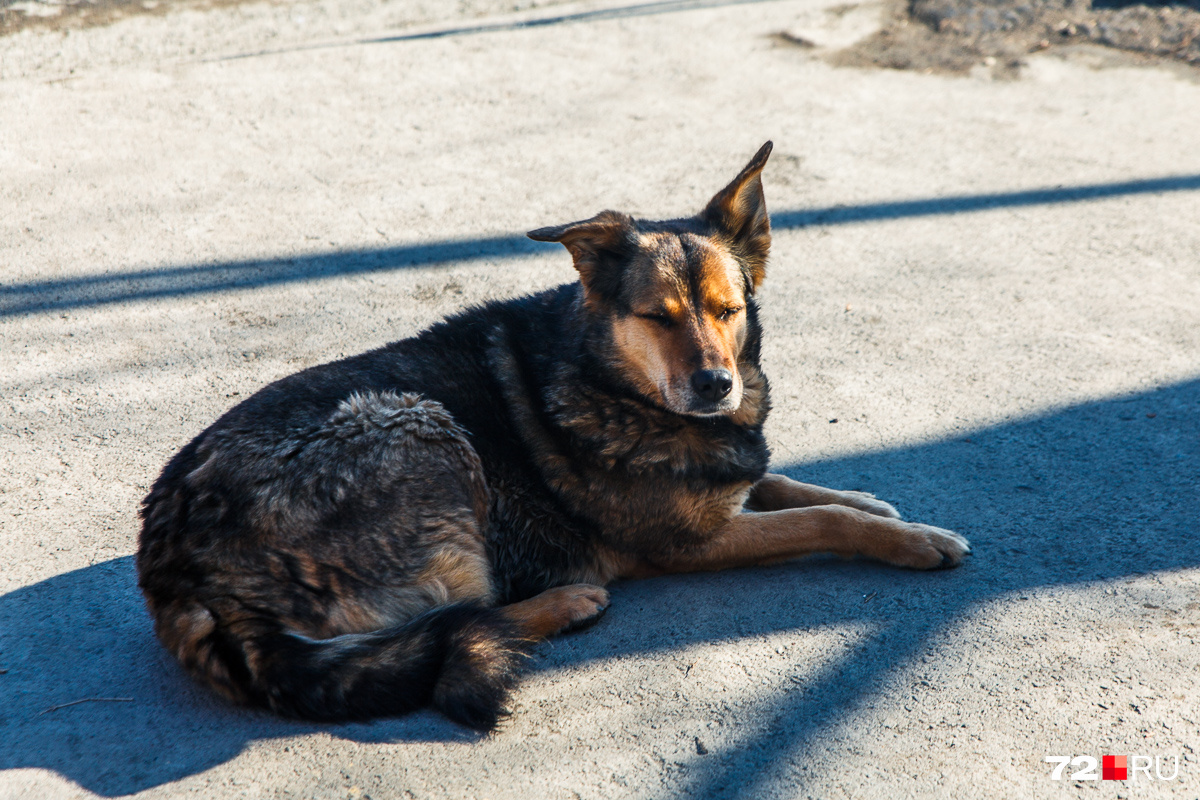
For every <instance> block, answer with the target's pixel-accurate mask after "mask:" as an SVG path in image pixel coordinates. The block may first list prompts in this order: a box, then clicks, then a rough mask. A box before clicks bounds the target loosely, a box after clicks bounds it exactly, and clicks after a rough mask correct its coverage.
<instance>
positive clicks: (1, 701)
mask: <svg viewBox="0 0 1200 800" xmlns="http://www.w3.org/2000/svg"><path fill="white" fill-rule="evenodd" d="M611 7H613V4H612V3H609V4H607V5H605V4H573V5H561V6H555V7H553V8H543V9H540V10H535V11H533V12H529V11H521V12H518V13H517V14H515V15H514V14H512V13H510V9H511V6H505V5H503V4H501V3H499V2H496V3H491V4H489V3H487V2H477V3H472V4H465V3H464V4H459V6H457V7H447V6H445V4H437V3H432V2H430V3H427V4H425V5H424V6H422V5H421V4H420V3H404V4H399V3H397V4H387V3H376V2H373V1H372V0H313V1H311V2H310V1H307V0H306V1H304V2H296V3H291V4H287V5H243V6H237V7H232V8H222V9H214V10H209V11H204V12H200V11H180V12H177V13H171V14H165V15H161V16H145V17H138V18H133V19H127V20H124V21H122V22H119V23H117V24H115V25H112V26H109V27H100V28H92V29H88V30H83V31H72V32H70V33H67V34H64V33H60V32H36V31H25V32H22V33H19V34H16V35H13V36H10V37H6V38H3V39H0V126H2V128H3V136H2V137H0V174H3V176H4V177H3V181H2V182H0V387H2V394H0V455H2V456H3V457H2V458H0V564H2V565H3V567H2V568H0V770H2V771H0V797H4V798H14V799H15V798H31V799H32V798H47V797H50V798H67V797H90V796H93V795H101V796H116V795H125V794H133V793H139V794H141V795H142V796H146V797H192V796H195V797H305V798H358V797H371V798H376V799H377V800H379V799H380V798H408V797H416V798H434V797H454V798H460V797H461V798H522V800H529V799H530V798H611V797H655V798H668V797H697V798H708V797H744V798H775V797H778V798H800V797H812V798H887V799H888V800H893V799H894V798H900V797H935V796H936V797H953V798H982V797H987V798H1014V797H1022V798H1035V797H1038V798H1040V797H1049V798H1055V797H1076V796H1078V797H1097V798H1114V797H1131V798H1133V797H1137V798H1142V797H1163V798H1167V797H1170V798H1195V797H1197V796H1200V754H1198V753H1197V750H1198V749H1200V710H1198V709H1200V647H1198V646H1197V645H1198V642H1197V637H1198V635H1200V537H1198V536H1197V533H1200V531H1198V525H1200V523H1198V521H1197V520H1198V517H1197V507H1198V505H1200V486H1198V478H1197V476H1198V475H1200V324H1198V317H1200V313H1198V311H1197V309H1200V258H1198V256H1200V227H1198V226H1197V220H1198V219H1200V148H1197V146H1196V145H1197V143H1198V138H1197V137H1198V135H1200V134H1198V133H1197V131H1200V82H1197V81H1196V80H1195V75H1194V73H1190V72H1187V71H1186V69H1185V68H1181V67H1172V68H1170V69H1168V68H1166V67H1162V68H1157V67H1147V66H1137V67H1135V66H1122V65H1121V64H1117V65H1115V66H1114V65H1113V64H1111V63H1110V60H1108V59H1106V58H1105V57H1104V56H1102V55H1101V54H1098V53H1096V52H1095V51H1091V50H1087V49H1071V50H1065V51H1062V52H1061V53H1060V54H1041V55H1034V56H1031V57H1030V58H1029V61H1028V65H1027V67H1025V68H1023V69H1022V71H1021V77H1020V78H1019V79H1018V80H993V79H992V78H991V76H990V73H989V72H988V71H986V70H976V71H973V72H972V73H971V75H970V76H969V77H965V78H964V77H958V78H955V77H948V76H941V75H923V74H919V73H914V72H896V71H878V70H868V69H851V68H837V67H834V66H831V65H830V64H829V63H828V61H827V60H826V58H825V56H826V55H828V53H827V52H826V50H823V49H822V48H821V47H817V48H807V49H806V48H799V47H795V46H791V45H788V44H786V43H784V42H781V40H780V38H779V37H778V36H776V34H778V33H779V32H781V31H803V32H804V33H805V36H806V37H808V38H809V39H810V40H819V39H820V38H821V37H822V36H824V37H825V39H824V40H823V42H822V43H828V47H832V46H834V45H835V44H836V45H837V46H843V44H844V43H845V42H847V41H852V40H853V39H854V38H856V37H861V36H866V35H868V34H870V33H871V32H872V31H873V30H875V29H877V28H878V26H879V25H880V24H881V22H880V20H881V17H882V15H883V10H882V6H871V5H869V4H866V5H862V6H859V7H857V8H854V9H847V8H846V7H845V6H836V7H835V6H833V4H832V3H830V2H827V0H774V1H773V2H756V3H748V4H726V5H717V6H713V7H708V8H692V9H685V8H682V7H680V6H679V5H678V4H668V5H666V6H661V5H660V6H656V7H652V8H650V9H648V10H651V11H655V12H658V13H652V14H644V13H637V14H635V13H632V12H625V13H618V14H608V15H604V14H594V15H591V16H587V14H588V12H591V11H595V10H597V9H604V8H611ZM643 10H647V9H643ZM877 11H878V13H877ZM531 13H532V14H535V15H536V14H541V15H543V16H546V15H555V14H558V15H563V14H568V15H569V14H583V15H584V16H582V17H579V18H576V19H575V20H574V21H566V22H563V23H561V24H551V25H543V26H536V27H529V28H524V29H519V28H518V29H511V28H512V26H511V25H508V23H510V22H512V21H513V20H517V19H524V18H528V17H529V15H530V14H531ZM848 20H849V21H848ZM450 29H458V32H457V33H453V34H452V35H441V34H440V33H439V32H445V31H447V30H450ZM475 29H482V30H475ZM434 34H437V35H434ZM378 40H387V41H378ZM263 51H270V52H269V53H267V54H264V55H258V56H252V57H235V56H240V55H243V54H247V53H261V52H263ZM767 138H772V139H774V141H775V143H776V150H775V155H774V156H773V157H772V161H771V163H770V165H769V167H768V169H767V173H766V177H765V181H766V187H767V198H768V203H769V205H770V207H771V208H772V209H773V211H774V215H775V216H774V219H775V226H776V236H775V247H774V252H773V258H772V264H771V268H770V273H769V276H768V281H767V283H766V285H765V287H764V289H763V292H762V304H763V306H764V314H765V320H766V325H767V344H766V351H765V363H766V366H767V368H768V372H769V374H770V376H771V379H772V381H773V386H774V397H775V407H776V411H775V412H774V415H773V417H772V419H771V421H770V423H769V425H768V430H769V435H770V439H771V442H772V447H773V450H774V453H775V460H776V466H777V468H779V469H780V470H783V471H786V472H787V473H788V474H791V475H793V476H796V477H798V478H803V479H806V480H810V481H813V482H818V483H824V484H827V485H832V486H837V487H841V488H851V489H866V490H870V491H874V492H876V493H877V494H879V495H881V496H883V497H885V498H886V499H889V500H891V501H893V502H894V503H896V504H897V505H898V507H899V508H900V509H901V511H902V512H903V513H904V514H905V515H906V516H908V517H910V518H913V519H917V520H920V521H925V522H929V523H932V524H937V525H941V526H945V527H950V528H954V529H956V530H958V531H961V532H962V533H964V534H965V535H967V536H968V537H970V539H971V540H972V542H973V543H974V545H975V550H976V554H975V556H974V557H973V558H972V559H971V560H970V561H969V562H968V563H967V564H966V565H965V566H964V567H962V568H960V569H958V570H954V571H948V572H939V573H933V574H921V573H913V572H905V571H898V570H892V569H888V568H884V567H881V566H878V565H875V564H871V563H865V562H858V561H854V562H843V561H839V560H835V559H824V558H819V559H812V560H809V561H805V562H800V563H796V564H790V565H783V566H778V567H772V568H769V569H750V570H740V571H731V572H728V573H722V574H715V575H701V576H689V577H679V578H670V579H660V580H653V581H645V582H640V583H629V584H622V585H618V586H616V587H614V592H613V598H614V601H613V606H612V608H611V610H610V612H609V614H608V615H607V617H606V618H605V619H604V620H603V621H602V622H601V623H600V625H598V626H597V627H596V628H594V629H592V630H590V631H588V632H586V633H583V634H579V635H575V636H571V637H567V638H564V639H560V640H558V641H555V642H553V643H550V644H547V645H546V646H544V647H543V648H541V649H540V650H539V652H538V653H537V656H536V658H535V659H534V661H533V664H532V668H531V670H530V673H529V676H528V678H527V680H526V681H525V682H524V683H523V684H522V686H521V687H520V689H519V690H518V691H517V693H516V695H515V697H514V710H515V716H514V717H513V718H512V720H511V721H510V722H509V723H508V724H507V725H506V726H505V727H504V728H503V729H502V730H501V731H499V732H498V733H496V734H494V735H493V736H491V737H488V738H485V739H479V738H476V737H474V736H472V735H469V734H467V733H466V732H464V731H463V730H460V729H458V728H456V727H455V726H453V725H451V724H450V723H448V722H446V721H444V720H443V719H441V718H439V717H438V716H436V715H434V714H432V713H428V712H425V713H420V714H416V715H414V716H411V717H409V718H405V719H400V720H388V721H380V722H376V723H373V724H369V725H345V726H314V725H304V724H297V723H292V722H284V721H280V720H277V719H273V718H271V717H269V716H266V715H263V714H259V713H255V712H249V711H243V710H238V709H234V708H230V707H228V706H227V705H225V704H223V703H222V702H220V701H218V700H216V699H214V698H213V697H212V696H210V695H209V694H208V693H206V692H205V691H204V690H201V689H199V688H197V687H194V686H193V685H192V684H191V683H190V682H189V681H188V680H187V679H186V677H185V676H183V675H182V674H181V672H180V670H179V669H178V668H177V667H176V666H175V665H174V663H173V662H172V661H170V659H169V658H168V657H167V656H166V655H165V653H164V652H162V651H161V649H160V648H159V646H158V645H157V643H156V642H155V640H154V638H153V635H152V633H151V630H150V624H149V620H148V618H147V616H146V614H145V612H144V610H143V608H142V605H141V600H140V597H139V596H138V593H137V590H136V587H135V575H134V570H133V564H132V557H131V554H132V553H133V552H134V550H135V543H136V536H137V529H138V528H137V520H136V509H137V504H138V502H139V500H140V498H141V497H142V496H143V495H144V493H145V492H146V490H147V487H148V485H149V483H150V482H151V481H152V480H153V479H154V477H155V476H156V474H157V472H158V470H159V469H160V468H161V466H162V465H163V463H164V462H165V460H166V459H167V458H168V457H169V456H170V455H171V454H172V453H173V452H174V451H175V450H177V449H178V448H179V447H180V446H181V445H183V444H184V443H185V442H186V441H187V440H188V439H189V438H190V437H192V436H193V435H195V434H196V433H198V432H199V431H200V430H202V429H203V428H204V427H205V426H207V425H208V424H209V423H210V422H211V421H212V420H213V419H215V418H216V416H218V415H219V414H220V413H221V412H222V411H223V410H224V409H225V408H227V407H228V406H230V405H231V404H233V403H234V402H235V401H236V400H237V399H238V398H240V397H245V396H246V395H247V394H249V393H251V392H253V391H255V389H256V388H258V387H260V386H261V385H263V384H264V383H266V382H268V381H270V380H272V379H274V378H276V377H279V376H282V375H284V374H287V373H290V372H293V371H295V370H297V369H299V368H301V367H304V366H307V365H311V364H315V363H319V362H323V361H327V360H330V359H333V358H335V357H338V356H341V355H345V354H351V353H354V352H357V351H360V350H363V349H366V348H368V347H372V346H375V345H378V344H380V343H383V342H385V341H388V340H391V339H395V338H399V337H402V336H406V335H409V334H411V333H413V332H415V331H417V330H419V329H421V328H422V327H424V326H425V325H427V324H429V323H430V322H432V321H434V320H436V319H437V318H439V317H440V316H442V315H444V314H446V313H448V312H450V311H452V310H454V309H457V308H460V307H462V306H463V305H465V304H469V303H472V302H477V301H480V300H484V299H487V298H495V297H507V296H512V295H515V294H519V293H522V292H526V291H530V290H533V289H537V288H541V287H545V286H550V285H554V284H556V283H559V282H562V281H567V280H571V279H572V277H573V273H572V271H571V268H570V265H569V261H568V259H567V257H566V254H565V252H563V251H561V250H558V249H555V248H552V247H543V246H539V245H534V244H533V243H527V242H525V241H524V240H523V239H522V238H521V236H520V234H521V233H522V232H523V231H525V230H528V229H531V228H534V227H537V226H541V225H545V224H552V223H558V222H563V221H567V220H572V219H577V218H581V217H584V216H588V215H590V214H592V213H594V212H595V211H598V210H600V209H601V208H606V207H616V208H621V209H625V210H629V211H632V212H636V213H640V214H644V215H651V216H666V215H678V214H684V213H690V212H692V211H694V210H696V209H698V208H699V206H700V205H701V204H702V203H703V202H704V201H705V200H706V199H707V198H708V196H709V195H710V194H711V193H712V192H713V191H715V190H716V189H717V188H719V187H720V186H721V185H722V184H723V183H724V182H725V181H727V180H728V179H729V178H730V177H731V176H732V175H733V174H734V172H736V170H737V169H738V168H739V167H740V166H741V164H742V163H743V162H744V161H745V160H746V159H747V158H748V157H749V156H750V155H751V154H752V153H753V152H754V150H755V149H756V148H757V147H758V145H760V144H761V143H762V142H763V141H764V140H765V139H767ZM834 420H836V422H834ZM92 698H102V699H92ZM83 699H89V702H84V703H78V704H75V705H69V706H65V707H58V706H61V705H62V704H67V703H72V702H73V701H77V700H83ZM52 709H53V710H52ZM1106 754H1125V755H1129V756H1133V755H1146V756H1151V757H1154V756H1158V757H1161V758H1164V759H1165V763H1163V767H1164V768H1165V773H1166V774H1167V775H1170V762H1171V760H1172V758H1173V757H1175V756H1178V757H1179V772H1178V776H1177V777H1176V778H1174V779H1173V780H1163V781H1160V780H1157V779H1155V778H1153V770H1152V771H1151V776H1152V777H1151V779H1150V780H1147V779H1146V777H1145V775H1140V774H1139V775H1135V778H1136V780H1135V781H1134V782H1130V781H1093V780H1078V781H1072V780H1069V779H1063V780H1058V781H1055V780H1052V779H1051V774H1050V773H1051V765H1050V764H1047V763H1045V762H1044V761H1043V759H1044V757H1045V756H1048V755H1067V756H1091V757H1094V758H1099V757H1100V756H1102V755H1106ZM1079 768H1080V767H1078V766H1077V767H1073V768H1069V770H1068V775H1069V774H1070V773H1071V772H1074V771H1076V770H1078V769H1079Z"/></svg>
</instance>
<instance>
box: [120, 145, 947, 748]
mask: <svg viewBox="0 0 1200 800" xmlns="http://www.w3.org/2000/svg"><path fill="white" fill-rule="evenodd" d="M770 151H771V143H770V142H767V143H766V144H765V145H764V146H763V147H762V149H760V150H759V151H758V153H757V154H756V155H755V156H754V158H753V159H751V161H750V162H749V164H747V166H746V167H745V168H744V169H743V170H742V171H741V172H740V173H739V174H738V176H737V177H736V178H735V179H734V180H733V181H732V182H731V183H730V184H729V185H728V186H726V187H725V188H724V189H722V190H721V191H720V192H718V193H717V194H716V195H715V196H714V197H713V198H712V199H711V200H710V201H709V203H708V204H707V205H706V206H705V207H704V209H703V211H701V212H700V213H699V214H698V215H696V216H694V217H691V218H687V219H674V220H667V221H648V220H643V219H634V218H632V217H630V216H628V215H626V214H622V213H618V212H615V211H604V212H601V213H600V214H598V215H596V216H594V217H592V218H591V219H587V220H583V221H580V222H572V223H569V224H566V225H559V226H557V227H550V228H541V229H539V230H535V231H532V232H531V233H529V234H528V235H529V236H530V237H531V238H533V239H535V240H538V241H545V242H559V243H561V244H563V245H564V246H565V247H566V249H567V250H568V251H569V253H570V255H571V258H572V261H573V263H574V267H575V269H576V270H577V271H578V277H579V279H578V281H577V282H573V283H569V284H565V285H563V286H559V287H558V288H555V289H550V290H548V291H544V292H541V293H538V294H534V295H530V296H526V297H521V298H518V299H515V300H507V301H502V302H494V303H489V304H487V305H483V306H479V307H475V308H471V309H469V310H466V311H463V312H461V313H459V314H457V315H456V316H452V317H450V318H448V319H446V320H444V321H442V322H440V323H438V324H436V325H434V326H433V327H431V328H429V329H428V330H426V331H424V332H423V333H420V334H419V335H417V336H415V337H413V338H410V339H405V340H402V341H398V342H394V343H392V344H388V345H387V346H385V347H381V348H379V349H377V350H373V351H370V352H367V353H364V354H362V355H358V356H355V357H352V358H347V359H345V360H342V361H337V362H334V363H331V364H326V365H323V366H318V367H313V368H311V369H308V370H305V371H303V372H300V373H298V374H296V375H292V376H290V377H286V378H283V379H282V380H279V381H276V382H275V383H272V384H270V385H269V386H267V387H266V388H264V389H262V390H261V391H259V392H258V393H257V394H255V395H253V396H252V397H250V398H248V399H247V400H245V401H244V402H242V403H241V404H239V405H238V406H236V407H235V408H233V409H232V410H230V411H229V412H227V413H226V414H225V415H224V416H222V417H220V418H219V419H218V420H217V421H216V422H215V423H214V424H213V425H212V426H211V427H209V428H208V429H207V430H205V431H204V432H203V433H201V434H200V435H199V436H197V437H196V438H195V439H194V440H193V441H192V442H191V443H189V444H188V445H187V446H186V447H184V448H183V449H182V450H181V451H180V452H179V453H178V454H177V455H176V456H175V457H174V458H173V459H171V461H170V462H169V463H168V464H167V466H166V467H165V469H164V470H163V472H162V475H161V476H160V477H159V478H158V480H157V481H156V482H155V484H154V485H153V487H152V488H151V490H150V493H149V494H148V496H147V497H146V499H145V500H144V501H143V505H142V509H141V517H142V521H143V526H142V531H141V535H140V539H139V547H138V554H137V567H138V574H139V586H140V587H141V590H142V592H143V594H144V595H145V598H146V602H147V605H148V607H149V611H150V613H151V616H152V617H153V619H154V625H155V631H156V633H157V635H158V637H159V639H160V640H161V642H162V643H163V645H165V646H166V648H167V649H168V650H169V651H170V652H171V653H173V654H174V655H175V656H176V658H178V659H179V661H180V662H181V663H182V664H183V666H184V667H185V668H186V670H187V671H188V672H190V673H191V674H192V675H194V676H195V677H196V678H198V679H199V680H200V681H201V682H203V683H206V684H208V685H209V686H211V687H212V688H213V689H215V690H216V691H217V692H219V693H220V694H222V695H224V696H225V697H227V698H229V699H231V700H233V701H235V702H237V703H242V704H247V705H252V706H258V707H264V708H267V709H270V710H272V711H274V712H276V713H279V714H281V715H285V716H289V717H295V718H302V719H308V720H316V721H340V720H363V719H369V718H373V717H381V716H394V715H400V714H403V713H405V712H408V711H410V710H413V709H416V708H418V707H422V706H427V705H432V706H434V707H435V708H437V709H439V710H440V711H441V712H442V713H444V714H445V715H446V716H448V717H449V718H450V719H452V720H455V721H457V722H459V723H462V724H463V725H466V726H469V727H471V728H475V729H479V730H483V731H486V730H490V729H492V728H494V727H495V726H496V725H497V723H498V721H499V720H500V719H501V718H502V716H503V715H504V714H505V713H506V711H505V700H506V697H507V695H508V693H509V692H510V690H511V688H512V687H513V685H514V682H515V680H516V677H517V672H518V667H519V665H520V663H521V662H522V660H523V659H524V658H526V657H527V655H528V652H529V649H530V647H531V645H532V644H533V643H535V642H537V641H539V640H541V639H544V638H546V637H549V636H552V635H555V634H558V633H561V632H563V631H567V630H570V629H572V628H576V627H580V626H583V625H586V624H588V623H590V622H593V621H595V620H596V619H597V618H598V617H599V616H600V615H601V614H603V613H604V611H605V609H606V608H607V607H608V604H609V598H608V594H607V592H606V591H605V589H604V588H603V586H604V585H605V584H608V583H609V582H610V581H613V580H616V579H626V578H642V577H649V576H655V575H662V574H665V573H676V572H690V571H698V570H719V569H725V568H729V567H740V566H749V565H755V564H767V563H773V562H778V561H783V560H787V559H794V558H799V557H801V556H805V555H808V554H811V553H816V552H832V553H837V554H840V555H843V556H847V557H849V556H853V555H862V556H866V557H869V558H874V559H878V560H881V561H884V562H887V563H889V564H895V565H898V566H903V567H910V568H915V569H930V568H937V567H945V566H953V565H956V564H958V563H959V562H960V561H961V560H962V559H963V557H964V556H965V555H966V554H967V553H968V552H969V546H968V543H967V541H966V539H964V538H963V537H961V536H959V535H958V534H955V533H953V532H951V531H948V530H943V529H940V528H935V527H931V526H927V525H921V524H916V523H912V522H904V521H902V520H901V519H900V515H899V514H898V513H897V512H896V510H895V509H894V508H893V507H892V506H891V505H889V504H887V503H885V502H883V501H881V500H878V499H876V498H875V497H874V496H873V495H870V494H866V493H861V492H844V491H834V490H831V489H825V488H821V487H818V486H811V485H808V484H803V483H799V482H797V481H794V480H791V479H789V478H787V477H784V476H782V475H774V474H770V473H768V471H767V467H768V461H769V453H768V449H767V443H766V441H765V439H764V437H763V422H764V421H765V420H766V418H767V413H768V411H769V409H770V405H771V404H770V399H769V389H768V384H767V379H766V377H765V376H764V375H763V372H762V370H761V369H760V366H759V350H760V342H761V338H762V329H761V327H760V324H759V315H758V309H757V306H756V305H755V295H756V293H757V291H758V290H759V287H760V286H761V284H762V282H763V279H764V277H765V274H766V264H767V255H768V251H769V249H770V244H771V230H770V228H771V226H770V220H769V217H768V214H767V208H766V203H765V200H764V196H763V188H762V179H761V176H762V172H763V168H764V167H765V165H766V163H767V158H768V156H769V154H770Z"/></svg>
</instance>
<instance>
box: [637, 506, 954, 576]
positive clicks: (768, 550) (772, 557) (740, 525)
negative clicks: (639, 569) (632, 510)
mask: <svg viewBox="0 0 1200 800" xmlns="http://www.w3.org/2000/svg"><path fill="white" fill-rule="evenodd" d="M970 549H971V548H970V545H969V544H968V543H967V540H966V539H964V538H963V537H962V536H959V535H958V534H957V533H954V532H952V531H948V530H944V529H942V528H935V527H933V526H931V525H921V524H919V523H915V522H902V521H900V520H898V519H892V518H890V517H881V516H878V515H875V514H870V513H868V512H866V511H861V510H859V509H855V508H849V507H847V506H842V505H825V506H811V507H809V508H790V509H784V510H781V511H761V512H756V511H746V512H743V513H740V514H737V515H736V516H734V517H733V518H731V519H730V520H729V522H727V523H725V525H724V526H723V527H722V528H721V529H720V531H718V532H717V534H716V536H715V537H714V538H713V539H711V540H710V541H709V542H708V543H706V544H705V545H704V546H702V547H700V548H698V549H697V550H695V551H692V552H685V553H680V554H678V555H675V556H672V557H670V558H668V559H665V560H664V559H655V563H656V564H657V565H658V566H660V567H663V568H664V569H666V570H667V571H670V572H699V571H705V570H718V569H726V568H728V567H744V566H750V565H753V564H764V563H770V562H774V561H784V560H787V559H792V558H798V557H800V556H806V555H809V554H812V553H837V554H838V555H841V556H847V557H849V556H854V555H862V556H867V557H869V558H875V559H878V560H880V561H885V562H887V563H889V564H895V565H896V566H900V567H911V568H913V569H933V568H936V567H950V566H954V565H956V564H958V563H959V562H960V561H962V559H963V556H965V555H966V554H967V553H969V552H970Z"/></svg>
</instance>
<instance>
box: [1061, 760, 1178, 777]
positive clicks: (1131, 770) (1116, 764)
mask: <svg viewBox="0 0 1200 800" xmlns="http://www.w3.org/2000/svg"><path fill="white" fill-rule="evenodd" d="M1167 758H1174V759H1175V764H1174V766H1175V769H1174V771H1173V772H1172V773H1171V774H1170V775H1164V774H1163V767H1164V766H1165V765H1166V763H1167ZM1043 760H1044V761H1045V762H1046V763H1048V764H1054V765H1055V766H1054V770H1053V771H1052V772H1051V773H1050V780H1052V781H1061V780H1062V779H1063V778H1064V777H1066V775H1064V774H1063V773H1064V772H1065V771H1066V767H1067V765H1068V764H1070V765H1071V766H1072V767H1079V768H1080V769H1078V770H1076V771H1075V772H1072V773H1070V780H1073V781H1097V780H1106V781H1133V782H1134V783H1136V782H1137V776H1138V773H1139V772H1141V773H1143V774H1144V775H1145V776H1146V780H1148V781H1152V780H1154V779H1155V777H1157V778H1158V780H1160V781H1173V780H1175V779H1176V778H1178V777H1179V756H1154V757H1153V758H1151V757H1150V756H1101V757H1100V760H1099V761H1097V760H1096V759H1095V758H1093V757H1092V756H1075V757H1074V758H1072V757H1071V756H1046V757H1045V758H1044V759H1043ZM1152 763H1153V765H1154V776H1153V777H1152V776H1151V775H1150V765H1151V764H1152ZM1096 767H1100V768H1101V771H1100V772H1096Z"/></svg>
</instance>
